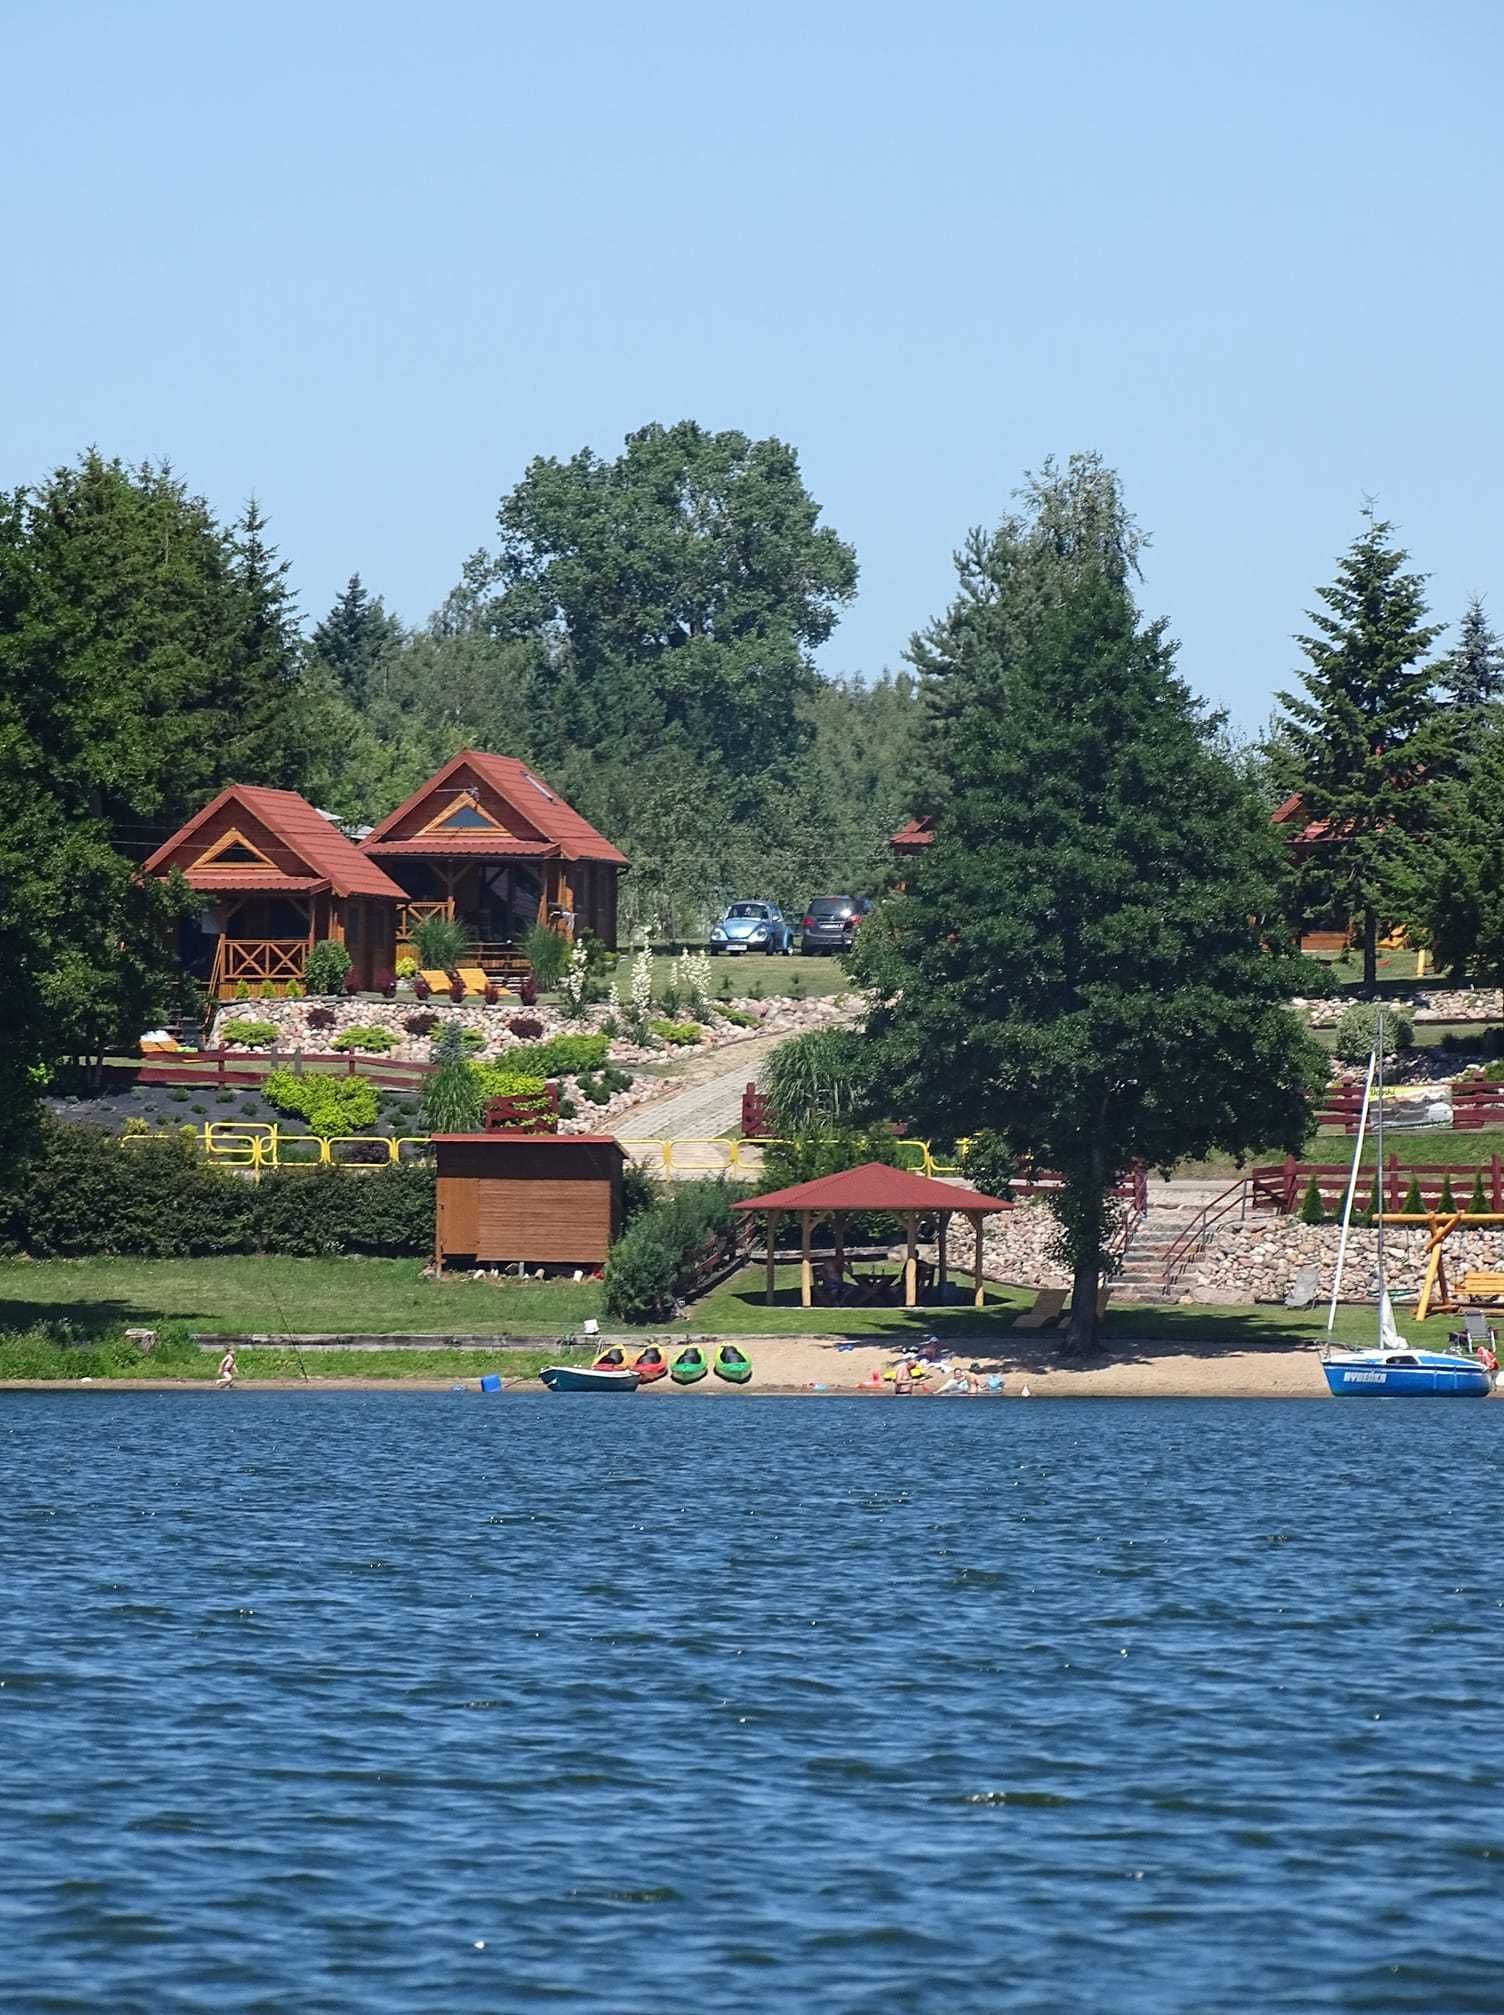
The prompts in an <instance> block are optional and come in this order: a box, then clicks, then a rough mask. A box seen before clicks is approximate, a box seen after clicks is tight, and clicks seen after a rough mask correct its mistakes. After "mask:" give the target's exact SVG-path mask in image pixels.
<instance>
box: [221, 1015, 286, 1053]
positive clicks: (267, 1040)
mask: <svg viewBox="0 0 1504 2015" xmlns="http://www.w3.org/2000/svg"><path fill="white" fill-rule="evenodd" d="M219 1039H220V1041H221V1043H239V1044H240V1046H241V1048H242V1049H269V1048H270V1047H271V1045H272V1044H273V1043H274V1042H275V1041H276V1040H277V1024H276V1023H275V1022H271V1021H247V1020H245V1019H244V1017H241V1018H240V1019H238V1020H235V1021H227V1022H226V1023H225V1024H224V1025H223V1027H222V1028H221V1029H220V1031H219Z"/></svg>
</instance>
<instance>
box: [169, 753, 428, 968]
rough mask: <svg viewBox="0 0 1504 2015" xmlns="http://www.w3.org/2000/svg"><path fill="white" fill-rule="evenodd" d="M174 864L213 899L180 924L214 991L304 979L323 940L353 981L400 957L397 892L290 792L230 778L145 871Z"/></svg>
mask: <svg viewBox="0 0 1504 2015" xmlns="http://www.w3.org/2000/svg"><path fill="white" fill-rule="evenodd" d="M174 868H176V869H178V870H179V871H180V872H181V873H182V875H183V877H184V879H185V880H186V881H187V883H188V885H189V887H190V888H193V889H196V890H197V891H198V892H199V894H200V895H202V896H206V897H208V898H209V901H208V902H207V903H206V905H205V907H204V910H203V912H202V914H201V916H200V917H198V918H197V919H195V920H190V921H189V922H188V924H187V925H186V926H185V933H184V944H183V962H184V965H185V966H186V968H187V970H188V971H189V972H191V973H193V974H194V975H195V977H197V978H199V979H201V980H203V981H205V982H206V984H207V985H208V987H209V989H210V991H211V993H212V994H213V995H215V996H216V997H217V998H218V999H220V1000H228V999H231V998H232V997H233V996H234V993H235V989H236V987H237V986H238V985H240V984H241V982H242V981H243V982H245V983H246V984H247V985H249V986H251V987H252V988H254V989H256V990H257V991H258V992H259V991H260V989H261V988H262V987H263V986H265V985H267V984H268V983H270V984H271V985H272V986H273V987H274V988H275V989H276V990H277V991H278V992H279V993H280V992H282V991H284V990H285V989H286V986H287V984H288V982H289V981H290V980H295V981H297V982H299V983H300V984H301V983H302V981H303V978H304V973H305V969H306V965H307V959H308V953H309V951H310V949H311V948H312V946H313V945H315V944H317V943H318V942H319V940H320V939H322V938H333V939H335V940H336V941H338V942H340V943H342V944H343V945H344V946H345V948H346V950H347V951H348V952H349V954H350V961H351V972H352V975H353V977H354V981H355V984H356V986H358V987H361V988H372V987H379V986H381V985H382V984H383V983H384V981H385V980H386V978H387V977H388V976H389V975H390V974H391V972H392V971H393V969H394V967H395V965H396V957H397V953H396V938H397V918H398V912H399V911H400V910H401V908H402V905H403V901H404V891H403V890H402V889H400V888H399V887H398V886H397V884H396V883H395V882H394V881H393V880H392V879H391V877H390V876H389V875H387V874H386V873H385V871H384V870H383V869H382V868H381V867H380V866H379V864H378V863H377V862H376V861H373V860H371V859H369V858H368V857H367V856H366V855H365V854H363V853H362V852H361V851H360V849H359V848H358V847H356V846H355V845H354V844H353V842H352V841H350V840H348V839H347V838H346V837H345V835H344V834H343V833H342V832H341V831H340V829H339V827H338V826H337V825H335V824H334V822H333V821H332V820H331V819H329V818H326V817H325V815H324V814H323V813H322V812H320V811H317V810H316V809H315V808H314V807H313V806H312V805H311V804H309V802H308V800H307V799H306V798H304V797H300V796H299V794H298V793H297V792H296V791H276V790H268V789H264V788H263V787H262V786H260V785H257V784H230V785H229V786H228V787H227V788H226V789H225V790H222V791H221V792H220V793H219V796H218V797H216V798H213V799H211V800H210V802H209V803H208V804H207V805H205V806H204V808H203V810H202V811H201V812H197V813H196V814H195V815H194V816H193V817H192V818H191V819H190V820H189V821H188V823H187V824H186V825H185V826H183V827H181V828H180V829H179V830H178V831H177V832H175V833H174V834H173V836H172V838H171V839H170V840H167V841H165V842H164V843H163V845H161V846H160V847H158V848H157V850H156V852H155V853H154V854H153V855H152V856H151V857H150V859H149V860H147V861H146V862H144V863H143V865H142V870H141V872H142V873H143V874H148V875H160V876H164V877H165V876H166V875H168V874H170V873H171V872H172V870H173V869H174Z"/></svg>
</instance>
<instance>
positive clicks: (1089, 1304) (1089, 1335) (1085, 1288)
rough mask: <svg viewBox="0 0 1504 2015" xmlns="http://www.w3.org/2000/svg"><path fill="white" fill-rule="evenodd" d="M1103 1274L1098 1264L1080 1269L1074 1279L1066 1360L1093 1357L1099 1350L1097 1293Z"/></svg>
mask: <svg viewBox="0 0 1504 2015" xmlns="http://www.w3.org/2000/svg"><path fill="white" fill-rule="evenodd" d="M1101 1279H1102V1272H1101V1268H1100V1267H1099V1266H1097V1264H1096V1263H1095V1261H1093V1262H1092V1263H1090V1264H1086V1265H1081V1266H1078V1267H1077V1268H1076V1270H1075V1272H1074V1273H1073V1274H1072V1276H1071V1315H1070V1322H1069V1323H1068V1324H1067V1326H1066V1332H1065V1335H1064V1337H1063V1338H1062V1340H1061V1345H1060V1348H1061V1352H1062V1354H1063V1355H1064V1356H1066V1357H1089V1356H1090V1355H1091V1353H1092V1352H1093V1351H1094V1350H1095V1349H1096V1347H1097V1292H1098V1289H1099V1287H1100V1285H1101Z"/></svg>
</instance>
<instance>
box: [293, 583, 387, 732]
mask: <svg viewBox="0 0 1504 2015" xmlns="http://www.w3.org/2000/svg"><path fill="white" fill-rule="evenodd" d="M401 635H402V626H401V624H400V623H399V622H398V621H397V619H396V617H395V616H390V615H388V614H387V612H386V610H385V609H384V608H383V607H382V602H381V597H380V595H370V594H367V592H366V589H365V584H364V583H363V582H362V580H361V578H360V576H359V574H352V575H351V576H350V578H349V580H348V581H347V582H346V583H345V588H344V592H343V593H342V594H341V595H340V597H339V599H338V601H337V602H336V603H335V604H334V607H333V608H332V609H331V610H330V611H329V613H328V615H327V616H325V618H324V620H323V621H322V622H321V623H320V624H319V625H318V626H317V628H316V629H315V630H314V633H313V639H312V644H311V650H312V654H313V656H314V657H315V658H317V659H318V660H319V662H320V663H321V664H324V665H327V666H328V667H329V669H330V671H331V672H333V674H334V676H335V678H336V679H338V681H339V683H340V685H341V686H342V687H343V689H344V692H345V696H346V698H347V699H348V700H349V701H350V703H351V704H352V706H356V707H363V706H365V705H366V703H367V702H368V701H369V700H370V699H371V698H372V697H373V696H374V694H375V690H376V682H377V681H376V674H377V667H378V666H379V665H380V664H381V661H382V659H383V658H384V657H385V656H386V654H387V653H388V652H389V651H390V650H392V648H393V647H394V646H395V645H396V644H397V643H398V641H399V640H400V638H401Z"/></svg>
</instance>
